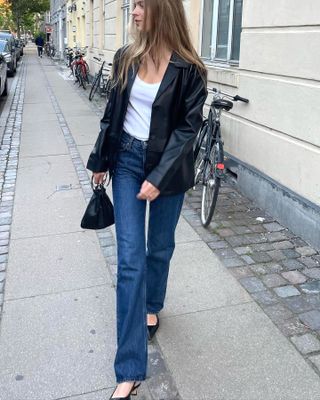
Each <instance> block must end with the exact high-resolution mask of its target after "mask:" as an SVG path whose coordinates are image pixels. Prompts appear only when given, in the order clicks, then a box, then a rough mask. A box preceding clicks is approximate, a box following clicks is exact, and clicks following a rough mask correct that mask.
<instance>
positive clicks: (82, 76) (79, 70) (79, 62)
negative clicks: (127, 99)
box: [64, 47, 112, 101]
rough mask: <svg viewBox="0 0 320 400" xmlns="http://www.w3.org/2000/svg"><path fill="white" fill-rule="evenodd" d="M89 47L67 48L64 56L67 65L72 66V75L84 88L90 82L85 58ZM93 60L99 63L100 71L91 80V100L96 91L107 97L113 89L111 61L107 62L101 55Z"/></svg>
mask: <svg viewBox="0 0 320 400" xmlns="http://www.w3.org/2000/svg"><path fill="white" fill-rule="evenodd" d="M86 50H87V48H86V47H85V48H70V47H68V48H66V50H65V54H64V56H65V57H64V58H65V63H66V65H67V66H68V67H69V68H70V75H72V76H73V77H74V79H75V83H78V85H79V86H81V87H82V88H83V89H86V88H87V85H89V84H90V69H89V65H88V63H87V61H86V60H85V56H86ZM93 62H96V63H97V64H98V65H99V71H98V72H97V73H96V74H95V75H94V77H93V79H92V81H91V89H90V92H89V100H90V101H91V100H92V99H93V98H94V96H95V94H96V93H99V94H100V96H105V97H106V98H107V99H108V97H109V94H110V89H111V67H112V64H111V63H107V62H106V61H104V60H102V58H99V57H93Z"/></svg>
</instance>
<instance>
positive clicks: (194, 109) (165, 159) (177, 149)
mask: <svg viewBox="0 0 320 400" xmlns="http://www.w3.org/2000/svg"><path fill="white" fill-rule="evenodd" d="M207 94H208V92H207V87H206V84H205V82H204V80H203V79H202V78H201V76H200V74H199V72H198V70H197V68H196V67H195V66H194V65H192V66H191V72H190V75H189V78H188V82H187V90H186V93H185V96H184V102H183V103H184V104H183V115H182V116H181V119H180V123H179V124H178V126H177V127H176V128H175V129H174V131H173V132H172V134H171V136H170V138H169V140H168V143H167V145H166V147H165V150H164V152H163V154H162V157H161V159H160V162H159V164H158V165H157V166H156V167H155V168H154V169H153V170H152V171H151V172H150V174H149V175H148V176H147V178H146V180H147V181H148V182H150V183H152V184H153V185H154V186H155V187H156V188H158V189H159V190H160V192H161V191H162V190H163V189H164V188H165V187H166V185H167V184H168V182H169V181H170V179H171V177H172V175H174V174H175V172H176V171H177V170H178V169H179V167H180V165H181V163H182V161H183V159H184V157H185V156H186V155H187V154H188V153H189V152H190V151H191V150H192V148H193V144H194V140H195V139H196V137H197V134H198V131H199V129H200V127H201V124H202V120H203V118H202V109H203V105H204V102H205V100H206V98H207Z"/></svg>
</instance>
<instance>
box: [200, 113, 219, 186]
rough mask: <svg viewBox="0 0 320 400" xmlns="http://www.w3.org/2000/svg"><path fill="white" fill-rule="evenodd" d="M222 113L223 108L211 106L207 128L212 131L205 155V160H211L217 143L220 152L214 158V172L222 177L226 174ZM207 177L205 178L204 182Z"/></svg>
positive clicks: (204, 170) (204, 172) (208, 138)
mask: <svg viewBox="0 0 320 400" xmlns="http://www.w3.org/2000/svg"><path fill="white" fill-rule="evenodd" d="M220 115H221V110H218V112H217V110H216V109H215V108H214V107H213V106H211V107H210V111H209V115H208V126H207V129H208V130H209V132H211V134H210V135H207V142H206V148H205V157H204V162H205V164H207V163H208V162H210V161H211V160H210V154H211V150H212V147H213V146H214V145H216V146H217V147H218V152H217V159H216V160H214V165H213V167H214V169H215V170H214V173H215V176H216V177H218V178H221V177H222V176H223V174H224V154H223V146H222V141H221V125H220ZM202 173H203V178H204V174H206V165H205V166H204V168H203V171H202ZM204 181H205V179H203V182H204Z"/></svg>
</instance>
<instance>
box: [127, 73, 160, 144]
mask: <svg viewBox="0 0 320 400" xmlns="http://www.w3.org/2000/svg"><path fill="white" fill-rule="evenodd" d="M160 84H161V82H159V83H146V82H144V81H143V80H142V79H140V78H139V76H138V74H137V75H136V79H135V81H134V83H133V86H132V89H131V93H130V99H129V104H128V108H127V113H126V117H125V120H124V125H123V129H124V130H125V132H127V133H129V135H131V136H133V137H135V138H137V139H139V140H144V141H145V140H148V139H149V133H150V121H151V111H152V104H153V102H154V100H155V98H156V95H157V93H158V90H159V87H160Z"/></svg>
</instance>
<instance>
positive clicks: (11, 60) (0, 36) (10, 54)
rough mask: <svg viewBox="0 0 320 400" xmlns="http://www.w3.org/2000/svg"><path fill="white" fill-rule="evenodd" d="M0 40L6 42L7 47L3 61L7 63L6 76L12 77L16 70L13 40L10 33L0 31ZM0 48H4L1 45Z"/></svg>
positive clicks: (15, 52) (14, 43) (15, 51)
mask: <svg viewBox="0 0 320 400" xmlns="http://www.w3.org/2000/svg"><path fill="white" fill-rule="evenodd" d="M0 40H1V41H6V42H7V44H8V46H7V48H6V51H5V53H6V54H5V59H6V61H7V67H8V74H9V76H13V75H14V73H15V72H16V70H17V48H16V42H15V38H14V36H13V35H12V34H11V33H8V32H3V31H0ZM2 47H4V46H3V45H2Z"/></svg>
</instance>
